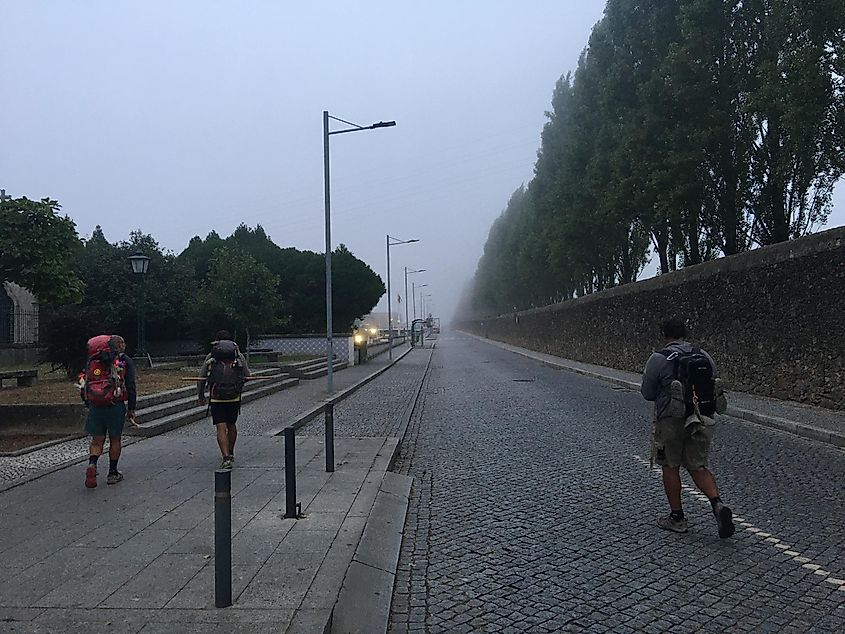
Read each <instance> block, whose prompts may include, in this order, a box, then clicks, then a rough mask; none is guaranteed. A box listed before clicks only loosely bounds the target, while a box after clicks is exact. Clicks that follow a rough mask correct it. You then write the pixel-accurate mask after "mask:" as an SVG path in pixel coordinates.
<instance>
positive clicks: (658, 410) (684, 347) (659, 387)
mask: <svg viewBox="0 0 845 634" xmlns="http://www.w3.org/2000/svg"><path fill="white" fill-rule="evenodd" d="M694 347H695V346H693V345H692V344H690V343H687V342H686V341H680V340H678V341H670V342H669V343H668V344H667V345H666V348H665V350H669V351H672V352H675V351H677V352H692V350H693V348H694ZM701 352H702V353H703V354H704V356H705V357H707V359H708V360H709V361H710V364H711V365H712V366H713V376H714V377H715V376H716V362H715V361H713V358H712V357H711V356H710V355H709V354H707V352H705V351H704V350H702V351H701ZM674 378H675V366H674V362H673V361H670V360H669V359H667V358H666V355H663V354H660V353H659V352H655V353H653V354H652V355H651V356H650V357H649V358H648V361H646V364H645V369H644V370H643V381H642V385H641V386H640V393H641V394H642V395H643V398H645V400H647V401H653V402H654V415H655V417H657V418H661V416H662V415H663V412H665V411H666V408H667V407H668V406H669V403H670V402H671V400H672V397H671V395H670V393H669V385H670V384H671V383H672V381H673V380H674Z"/></svg>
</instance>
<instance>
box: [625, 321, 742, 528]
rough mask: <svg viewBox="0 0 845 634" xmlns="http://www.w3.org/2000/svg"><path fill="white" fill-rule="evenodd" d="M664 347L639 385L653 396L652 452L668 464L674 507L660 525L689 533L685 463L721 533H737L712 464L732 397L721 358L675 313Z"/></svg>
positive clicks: (666, 484)
mask: <svg viewBox="0 0 845 634" xmlns="http://www.w3.org/2000/svg"><path fill="white" fill-rule="evenodd" d="M661 334H662V335H663V338H664V348H663V349H662V350H659V351H657V352H655V353H653V354H652V355H651V356H650V357H649V359H648V361H647V362H646V365H645V370H644V372H643V381H642V386H641V388H640V391H641V392H642V395H643V397H644V398H645V399H646V400H647V401H653V402H654V413H655V422H654V430H653V433H652V443H651V452H652V458H653V459H656V461H657V464H659V465H660V466H661V467H662V470H663V488H664V490H665V492H666V498H667V499H668V501H669V507H670V511H671V512H670V513H669V515H668V516H665V517H661V518H660V519H658V520H657V524H658V526H660V528H663V529H665V530H669V531H674V532H676V533H686V532H687V529H688V525H687V520H686V517H685V516H684V511H683V508H682V506H681V475H680V467H684V468H685V469H686V470H687V471H688V472H689V474H690V475H691V476H692V479H693V481H695V484H696V486H697V487H698V488H699V489H700V490H701V492H702V493H704V494H705V495H706V496H707V498H708V499H709V500H710V505H711V507H712V510H713V515H714V517H715V518H716V523H717V525H718V530H719V537H722V538H725V537H730V536H731V535H733V534H734V530H735V528H734V524H733V514H732V512H731V509H730V508H728V507H727V506H725V505H724V504H723V503H722V498H721V497H720V495H719V488H718V486H717V485H716V479H715V478H714V477H713V474H712V473H711V472H710V470H709V469H708V468H707V457H708V454H709V452H710V443H711V441H712V439H713V427H714V425H715V424H716V421H715V420H714V418H715V415H716V414H717V413H719V414H724V412H725V409H726V408H727V402H726V400H725V397H724V393H723V392H722V390H721V383H720V381H719V380H718V379H717V378H716V363H715V362H714V361H713V359H712V357H711V356H710V355H709V354H707V352H705V351H704V350H702V349H701V348H697V347H695V346H693V345H691V344H689V343H687V342H686V341H684V338H685V337H686V335H687V329H686V325H685V324H684V322H683V320H681V319H678V318H676V317H673V318H672V319H668V320H666V321H664V322H663V324H662V325H661Z"/></svg>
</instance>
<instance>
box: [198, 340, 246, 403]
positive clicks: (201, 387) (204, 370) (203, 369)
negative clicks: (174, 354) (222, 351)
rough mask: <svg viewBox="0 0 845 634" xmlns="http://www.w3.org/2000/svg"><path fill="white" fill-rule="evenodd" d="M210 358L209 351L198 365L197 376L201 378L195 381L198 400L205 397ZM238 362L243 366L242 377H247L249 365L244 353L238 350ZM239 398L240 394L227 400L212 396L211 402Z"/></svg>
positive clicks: (234, 401)
mask: <svg viewBox="0 0 845 634" xmlns="http://www.w3.org/2000/svg"><path fill="white" fill-rule="evenodd" d="M211 359H212V356H211V353H210V352H209V353H208V354H207V355H206V357H205V360H204V361H203V362H202V366H200V372H199V377H200V378H201V379H203V380H202V381H197V398H199V399H200V400H203V399H204V398H205V387H206V384H207V383H208V381H206V379H207V378H208V369H209V367H210V366H211V364H210V363H209V361H211ZM238 363H240V365H241V367H243V369H244V371H243V375H244V378H246V377H248V376H249V365H247V362H246V358H245V357H244V355H243V354H242V353H241V352H240V351H239V352H238ZM240 400H241V397H240V395H238V397H237V398H234V399H228V400H221V399H217V398H212V399H211V402H212V403H236V402H238V401H240Z"/></svg>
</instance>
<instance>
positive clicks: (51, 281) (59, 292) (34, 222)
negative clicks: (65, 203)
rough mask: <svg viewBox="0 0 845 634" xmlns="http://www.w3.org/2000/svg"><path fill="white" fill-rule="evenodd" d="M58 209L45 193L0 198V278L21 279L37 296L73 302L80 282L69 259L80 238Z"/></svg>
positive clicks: (79, 294) (49, 300)
mask: <svg viewBox="0 0 845 634" xmlns="http://www.w3.org/2000/svg"><path fill="white" fill-rule="evenodd" d="M59 209H61V205H59V203H58V202H56V201H55V200H50V199H49V198H43V199H42V200H41V201H40V202H36V201H34V200H29V199H28V198H25V197H24V198H13V199H11V200H2V201H0V282H3V281H8V282H15V283H17V284H20V285H21V286H23V287H25V288H27V289H29V290H30V291H31V292H32V293H33V294H34V295H35V296H36V297H37V298H38V300H39V301H40V302H44V303H67V304H73V303H78V302H79V301H81V299H82V291H83V288H84V286H83V283H82V280H80V279H79V276H78V275H77V274H76V269H75V267H74V265H73V264H74V258H75V257H76V255H77V254H78V253H79V251H80V250H81V248H82V243H81V242H80V241H79V236H78V235H77V233H76V225H75V224H74V222H73V220H71V219H70V218H68V217H67V216H61V215H59V213H58V212H59Z"/></svg>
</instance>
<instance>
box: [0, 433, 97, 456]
mask: <svg viewBox="0 0 845 634" xmlns="http://www.w3.org/2000/svg"><path fill="white" fill-rule="evenodd" d="M80 438H85V434H83V433H81V432H80V433H76V434H68V435H67V436H62V437H61V438H55V439H53V440H48V441H47V442H42V443H39V444H37V445H30V446H29V447H24V448H23V449H17V450H15V451H0V458H17V457H18V456H25V455H26V454H28V453H32V452H33V451H38V450H39V449H46V448H47V447H52V446H53V445H60V444H62V443H63V442H67V441H69V440H79V439H80Z"/></svg>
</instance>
